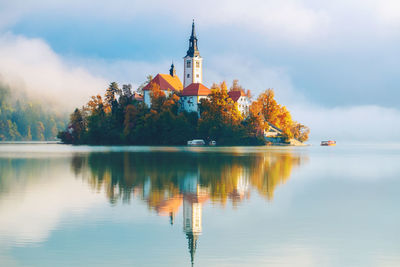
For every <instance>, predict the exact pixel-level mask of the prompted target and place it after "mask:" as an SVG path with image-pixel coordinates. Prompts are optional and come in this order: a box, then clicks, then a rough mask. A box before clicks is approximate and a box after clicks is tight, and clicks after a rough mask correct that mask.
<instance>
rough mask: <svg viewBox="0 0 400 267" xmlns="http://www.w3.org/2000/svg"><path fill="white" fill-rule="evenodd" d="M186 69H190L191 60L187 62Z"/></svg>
mask: <svg viewBox="0 0 400 267" xmlns="http://www.w3.org/2000/svg"><path fill="white" fill-rule="evenodd" d="M186 67H187V68H190V60H188V61H186Z"/></svg>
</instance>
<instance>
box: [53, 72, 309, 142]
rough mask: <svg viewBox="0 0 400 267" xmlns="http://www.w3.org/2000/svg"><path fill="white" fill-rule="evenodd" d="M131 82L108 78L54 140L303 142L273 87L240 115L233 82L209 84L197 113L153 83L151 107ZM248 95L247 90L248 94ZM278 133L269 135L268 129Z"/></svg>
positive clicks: (301, 128)
mask: <svg viewBox="0 0 400 267" xmlns="http://www.w3.org/2000/svg"><path fill="white" fill-rule="evenodd" d="M141 88H143V86H141V87H139V89H138V90H137V92H133V91H132V87H131V85H123V87H122V89H120V88H119V87H118V84H117V83H115V82H112V83H111V84H110V85H109V87H108V88H107V89H106V92H105V96H104V97H102V96H101V95H97V96H92V97H91V98H90V100H89V101H88V103H87V104H86V105H84V106H83V107H82V108H80V109H79V108H76V109H75V111H74V112H73V113H72V114H71V115H70V121H69V124H68V127H67V129H66V130H65V131H61V132H59V133H58V138H60V139H61V141H62V142H63V143H65V144H74V145H81V144H82V145H186V144H187V141H188V140H192V139H203V140H205V141H206V142H207V143H208V142H209V141H211V140H215V141H216V142H217V145H222V146H229V145H236V146H237V145H243V146H249V145H250V146H253V145H285V144H286V145H289V144H292V145H296V143H297V144H298V145H301V144H302V143H303V142H304V141H306V140H307V139H308V135H309V132H310V130H309V128H308V127H306V126H305V125H303V124H300V123H298V122H295V121H293V120H292V117H291V114H290V112H289V111H288V110H287V109H286V107H285V106H282V105H280V104H278V103H277V102H276V100H275V97H274V91H273V90H272V89H267V90H265V92H263V93H261V94H260V95H259V96H258V97H257V99H256V100H254V101H253V102H252V103H251V105H250V106H249V112H248V114H244V115H242V114H241V113H240V111H239V110H238V106H237V103H235V102H234V101H233V100H232V99H231V98H230V97H229V95H228V91H234V90H236V91H239V90H240V91H242V90H243V91H244V89H243V88H242V87H241V86H240V85H238V82H237V80H235V81H234V82H233V85H232V87H231V88H230V89H229V90H228V88H227V85H226V83H225V82H222V83H220V84H213V86H212V87H211V94H210V95H209V97H208V98H207V99H202V100H201V101H200V112H199V113H197V112H190V113H189V112H186V111H180V110H179V95H178V94H177V93H175V92H172V93H171V94H170V95H169V96H168V97H167V96H166V94H165V93H164V92H163V91H162V90H160V88H159V87H158V86H157V85H154V86H152V88H151V92H150V95H151V107H148V106H147V105H145V104H144V103H143V101H138V100H137V99H136V98H135V97H134V96H135V95H137V94H141V93H142V92H141ZM247 94H248V95H250V92H249V91H248V92H247ZM271 129H274V130H275V131H278V134H275V135H273V136H270V137H266V136H268V134H267V133H268V132H269V131H270V130H271Z"/></svg>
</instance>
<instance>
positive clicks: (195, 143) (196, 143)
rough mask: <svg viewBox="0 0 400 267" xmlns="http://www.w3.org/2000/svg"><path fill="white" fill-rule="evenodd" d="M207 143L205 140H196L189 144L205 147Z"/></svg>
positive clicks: (188, 143)
mask: <svg viewBox="0 0 400 267" xmlns="http://www.w3.org/2000/svg"><path fill="white" fill-rule="evenodd" d="M205 144H206V142H204V140H203V139H194V140H191V141H188V142H187V145H188V146H204V145H205Z"/></svg>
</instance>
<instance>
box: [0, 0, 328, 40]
mask: <svg viewBox="0 0 400 267" xmlns="http://www.w3.org/2000/svg"><path fill="white" fill-rule="evenodd" d="M0 6H1V7H2V10H3V12H0V15H4V16H2V17H3V20H2V23H1V24H0V29H1V28H7V27H9V26H11V25H13V24H14V23H16V22H17V21H18V20H20V19H21V18H22V17H24V16H29V15H32V14H39V13H41V14H46V13H47V14H51V15H54V14H60V15H61V16H73V17H81V18H84V17H85V18H86V17H90V18H96V19H99V18H101V19H102V20H111V19H112V20H113V21H115V20H117V21H130V20H135V19H138V18H146V17H148V16H149V14H151V16H154V17H160V16H162V17H164V18H165V19H170V20H175V21H181V22H183V23H188V21H190V20H191V19H192V18H196V20H199V21H201V22H202V24H203V25H206V26H207V27H215V25H217V24H219V25H226V26H233V25H234V26H235V27H239V28H243V27H244V28H246V29H251V30H254V31H256V32H258V33H262V34H266V35H268V36H271V37H272V36H273V37H274V38H281V39H283V40H291V41H300V42H303V41H306V40H310V38H311V39H312V37H313V36H315V35H319V34H323V33H324V32H326V30H324V28H325V27H326V26H327V25H328V24H329V17H328V16H327V14H326V13H325V12H324V11H322V10H317V9H313V8H312V7H310V6H307V5H306V4H305V3H304V2H303V1H298V0H287V1H278V2H277V1H274V0H250V1H232V0H222V1H212V0H204V1H201V2H198V1H196V2H193V3H192V4H191V3H190V2H188V1H181V0H171V1H169V2H168V4H164V3H160V1H157V0H149V1H146V2H143V1H126V0H116V1H113V2H110V1H94V0H93V1H84V2H82V1H76V0H69V1H56V2H54V1H49V0H38V1H30V0H28V1H21V0H15V1H10V2H6V3H2V4H0ZM116 14H118V15H117V16H116Z"/></svg>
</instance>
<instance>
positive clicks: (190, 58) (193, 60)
mask: <svg viewBox="0 0 400 267" xmlns="http://www.w3.org/2000/svg"><path fill="white" fill-rule="evenodd" d="M183 59H184V64H183V65H184V71H183V73H184V77H183V87H186V86H188V85H190V84H192V83H202V80H203V58H202V57H201V56H200V52H199V49H198V48H197V37H196V31H195V26H194V20H193V23H192V34H191V36H190V39H189V49H188V51H187V53H186V56H185V57H184V58H183Z"/></svg>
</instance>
